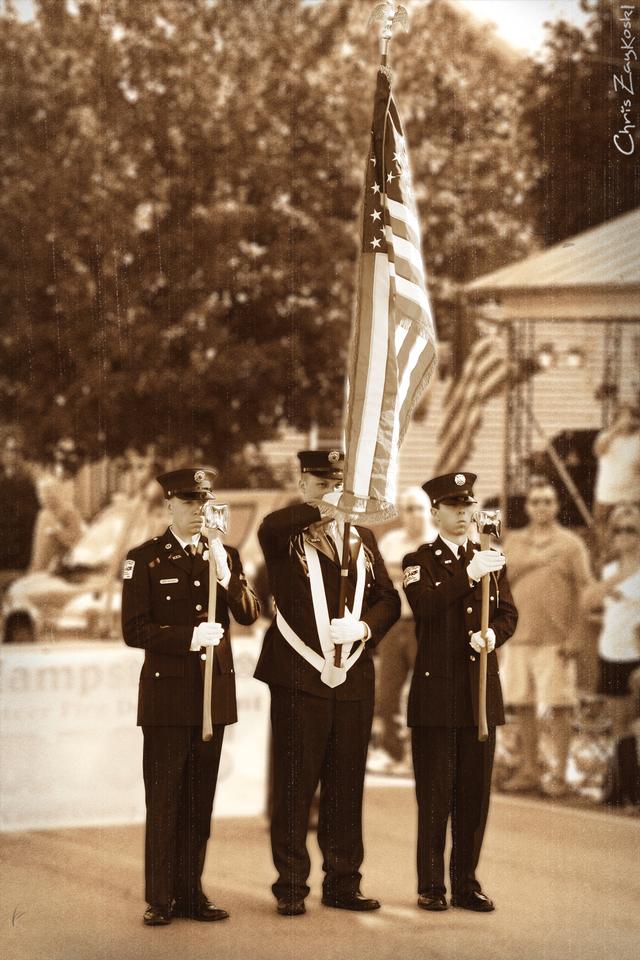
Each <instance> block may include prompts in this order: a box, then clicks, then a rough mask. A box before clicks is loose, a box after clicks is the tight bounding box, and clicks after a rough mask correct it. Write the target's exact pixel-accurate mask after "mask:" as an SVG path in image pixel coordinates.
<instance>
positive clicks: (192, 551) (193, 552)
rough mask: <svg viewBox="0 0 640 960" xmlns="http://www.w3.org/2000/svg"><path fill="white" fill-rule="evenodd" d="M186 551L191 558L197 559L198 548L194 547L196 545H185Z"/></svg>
mask: <svg viewBox="0 0 640 960" xmlns="http://www.w3.org/2000/svg"><path fill="white" fill-rule="evenodd" d="M184 549H185V550H186V551H187V555H188V556H189V557H191V558H193V557H195V555H196V548H195V547H194V545H193V544H192V543H187V544H185V548H184Z"/></svg>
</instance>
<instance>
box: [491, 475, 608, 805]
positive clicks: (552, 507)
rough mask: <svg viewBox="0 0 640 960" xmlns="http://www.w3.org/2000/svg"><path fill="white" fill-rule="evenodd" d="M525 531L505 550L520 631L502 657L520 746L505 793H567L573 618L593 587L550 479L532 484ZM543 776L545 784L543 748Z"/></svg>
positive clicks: (581, 546) (573, 684)
mask: <svg viewBox="0 0 640 960" xmlns="http://www.w3.org/2000/svg"><path fill="white" fill-rule="evenodd" d="M525 511H526V514H527V517H528V518H529V522H528V524H527V525H526V526H525V527H523V528H522V529H520V530H513V531H511V532H510V533H509V534H508V535H507V537H506V538H505V542H504V551H505V555H506V557H507V560H508V563H509V580H510V583H511V590H512V592H513V599H514V603H515V605H516V607H517V609H518V626H517V629H516V631H515V633H514V634H513V636H512V638H511V641H510V643H509V645H508V646H507V647H506V648H505V650H504V652H503V653H502V654H501V661H500V663H501V671H502V682H503V689H504V699H505V704H506V706H507V709H508V710H510V711H511V713H512V714H513V716H514V720H513V723H514V724H515V725H517V732H518V735H519V736H518V740H519V754H520V755H519V758H518V761H519V762H518V763H517V765H516V769H515V771H514V773H513V775H512V776H511V778H510V779H508V780H507V781H506V782H505V783H504V784H503V785H502V789H504V790H507V791H529V790H534V791H535V790H542V792H543V793H545V794H547V795H549V796H560V795H562V794H563V793H565V792H566V781H565V775H566V763H567V751H568V747H569V736H570V714H571V711H572V709H573V707H574V705H575V703H576V662H575V658H576V656H577V655H578V652H579V651H578V650H577V648H576V635H577V634H576V629H577V626H578V623H577V617H576V611H578V610H579V609H580V601H581V597H582V592H583V590H584V589H585V587H586V586H587V585H588V584H589V583H590V582H591V579H592V578H591V572H590V566H589V555H588V553H587V549H586V547H585V545H584V543H583V541H582V540H581V539H580V537H579V536H578V535H577V534H575V533H572V532H571V531H570V530H566V529H565V528H564V527H561V526H560V524H559V523H558V520H557V517H558V496H557V494H556V490H555V488H554V487H553V486H552V484H551V483H550V482H549V481H548V480H546V479H545V478H539V479H538V480H535V481H534V482H532V485H531V487H530V488H529V490H528V492H527V498H526V501H525ZM542 739H544V747H545V749H544V760H545V766H546V769H545V770H544V772H543V774H542V777H541V776H540V763H539V761H540V756H539V754H540V753H541V752H542V751H541V750H540V749H539V748H540V741H541V740H542Z"/></svg>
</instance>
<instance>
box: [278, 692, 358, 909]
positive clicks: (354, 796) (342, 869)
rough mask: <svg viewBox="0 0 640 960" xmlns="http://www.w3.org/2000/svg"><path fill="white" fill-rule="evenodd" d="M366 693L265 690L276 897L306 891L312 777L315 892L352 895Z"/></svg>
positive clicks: (329, 895) (355, 885)
mask: <svg viewBox="0 0 640 960" xmlns="http://www.w3.org/2000/svg"><path fill="white" fill-rule="evenodd" d="M372 720H373V697H371V698H368V699H366V700H335V699H329V698H324V697H316V696H313V695H312V694H309V693H304V692H302V691H299V690H292V689H288V688H286V687H278V686H272V687H271V727H272V731H273V810H272V817H271V849H272V853H273V862H274V865H275V867H276V870H277V871H278V879H277V880H276V882H275V883H274V884H273V886H272V888H271V889H272V890H273V893H274V895H275V897H276V898H278V899H280V898H285V899H291V900H302V899H304V898H305V897H306V896H307V895H308V893H309V886H308V884H307V879H308V876H309V870H310V868H311V862H310V859H309V853H308V851H307V828H308V823H309V810H310V806H311V801H312V799H313V795H314V793H315V791H316V787H317V785H318V782H320V809H319V814H318V844H319V845H320V849H321V851H322V855H323V865H322V869H323V870H324V872H325V877H324V882H323V896H324V898H325V899H334V898H341V897H344V896H349V895H350V894H352V893H355V892H356V891H357V890H358V888H359V884H360V872H359V868H360V865H361V864H362V860H363V858H364V848H363V844H362V797H363V789H364V774H365V765H366V759H367V747H368V743H369V736H370V733H371V723H372Z"/></svg>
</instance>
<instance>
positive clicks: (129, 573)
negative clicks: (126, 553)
mask: <svg viewBox="0 0 640 960" xmlns="http://www.w3.org/2000/svg"><path fill="white" fill-rule="evenodd" d="M135 565H136V562H135V560H125V562H124V567H123V569H122V579H123V580H131V578H132V577H133V568H134V567H135Z"/></svg>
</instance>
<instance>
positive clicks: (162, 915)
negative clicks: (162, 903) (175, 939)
mask: <svg viewBox="0 0 640 960" xmlns="http://www.w3.org/2000/svg"><path fill="white" fill-rule="evenodd" d="M142 922H143V923H144V925H145V926H147V927H166V926H167V924H168V923H171V914H170V913H169V910H168V909H166V908H164V907H147V909H146V910H145V912H144V917H143V918H142Z"/></svg>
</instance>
